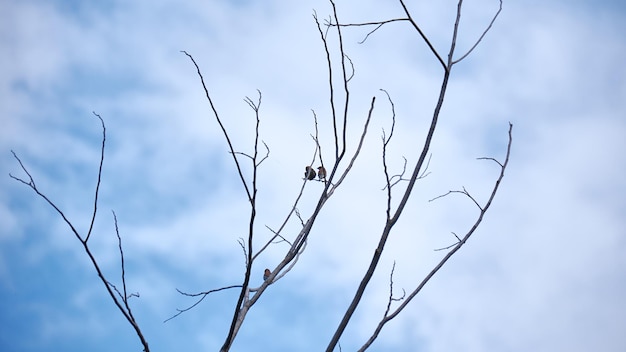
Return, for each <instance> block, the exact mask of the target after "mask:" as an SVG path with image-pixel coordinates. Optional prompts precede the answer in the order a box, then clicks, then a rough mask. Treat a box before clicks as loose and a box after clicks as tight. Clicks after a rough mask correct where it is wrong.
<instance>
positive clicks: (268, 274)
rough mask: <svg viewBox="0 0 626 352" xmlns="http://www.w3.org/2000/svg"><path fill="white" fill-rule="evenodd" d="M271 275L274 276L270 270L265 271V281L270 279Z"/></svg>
mask: <svg viewBox="0 0 626 352" xmlns="http://www.w3.org/2000/svg"><path fill="white" fill-rule="evenodd" d="M270 274H272V272H271V271H270V269H265V272H264V273H263V281H266V280H267V279H268V278H269V277H270Z"/></svg>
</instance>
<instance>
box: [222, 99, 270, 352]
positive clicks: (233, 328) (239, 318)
mask: <svg viewBox="0 0 626 352" xmlns="http://www.w3.org/2000/svg"><path fill="white" fill-rule="evenodd" d="M257 92H258V93H259V100H258V102H257V103H256V104H255V103H254V102H252V100H251V99H250V98H248V97H246V103H248V105H249V106H250V107H251V108H252V110H254V113H255V119H256V125H255V130H254V134H255V136H254V154H253V156H252V194H251V195H250V194H249V195H250V220H249V222H248V250H247V251H246V273H245V276H244V281H243V284H242V287H241V291H240V293H239V298H238V299H237V304H236V305H235V312H234V313H233V318H232V320H231V324H230V329H229V330H228V335H227V336H226V339H225V341H224V344H223V345H222V348H221V349H220V351H228V350H229V349H230V346H231V345H232V343H233V341H234V339H235V336H236V335H237V332H238V331H239V327H240V326H241V323H242V322H243V315H242V314H245V313H244V312H242V310H243V309H242V306H243V305H244V300H247V296H248V291H249V287H248V286H249V284H250V276H251V274H252V262H253V248H252V243H253V241H252V240H253V237H254V221H255V218H256V196H257V172H258V166H259V164H258V163H257V157H258V148H259V125H260V123H261V119H260V117H259V109H260V106H261V91H258V90H257ZM224 133H226V132H224ZM238 167H239V166H238Z"/></svg>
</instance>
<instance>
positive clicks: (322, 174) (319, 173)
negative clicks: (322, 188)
mask: <svg viewBox="0 0 626 352" xmlns="http://www.w3.org/2000/svg"><path fill="white" fill-rule="evenodd" d="M317 177H319V178H320V180H325V179H326V169H325V168H324V167H323V166H320V167H318V168H317Z"/></svg>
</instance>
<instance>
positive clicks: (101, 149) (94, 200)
mask: <svg viewBox="0 0 626 352" xmlns="http://www.w3.org/2000/svg"><path fill="white" fill-rule="evenodd" d="M93 114H94V115H96V117H98V119H99V120H100V123H101V124H102V148H100V166H99V168H98V181H97V182H96V192H95V195H94V197H93V215H92V216H91V223H90V224H89V230H88V231H87V236H86V237H85V242H87V241H88V240H89V236H91V231H92V230H93V223H94V222H95V221H96V213H97V212H98V191H99V190H100V180H101V179H102V177H101V176H102V165H103V164H104V144H105V142H106V139H107V136H106V127H104V120H102V117H100V115H98V114H96V113H95V112H93Z"/></svg>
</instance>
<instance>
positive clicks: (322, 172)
mask: <svg viewBox="0 0 626 352" xmlns="http://www.w3.org/2000/svg"><path fill="white" fill-rule="evenodd" d="M315 176H316V173H315V170H314V169H313V168H312V167H310V166H307V167H305V168H304V177H305V178H306V179H307V180H309V181H310V180H312V179H314V178H315ZM317 177H319V179H320V181H321V180H325V179H326V169H325V168H324V167H323V166H320V167H318V168H317Z"/></svg>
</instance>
